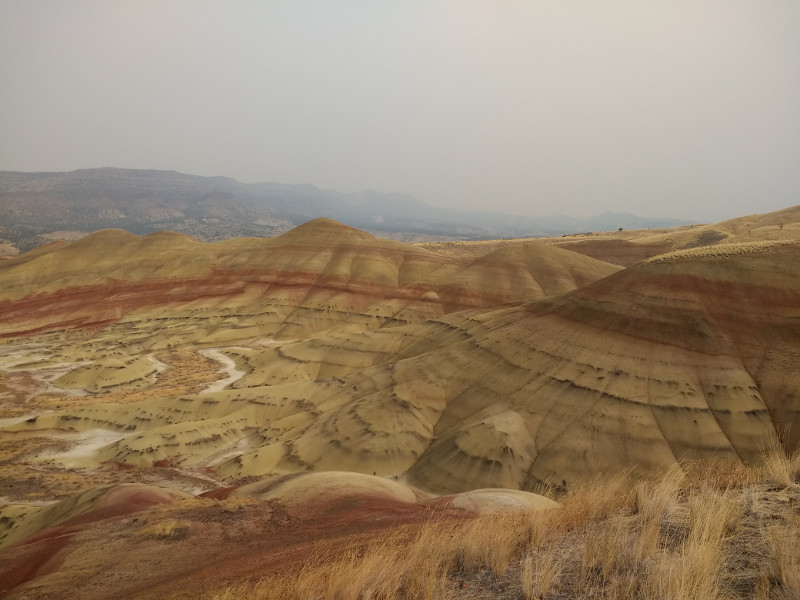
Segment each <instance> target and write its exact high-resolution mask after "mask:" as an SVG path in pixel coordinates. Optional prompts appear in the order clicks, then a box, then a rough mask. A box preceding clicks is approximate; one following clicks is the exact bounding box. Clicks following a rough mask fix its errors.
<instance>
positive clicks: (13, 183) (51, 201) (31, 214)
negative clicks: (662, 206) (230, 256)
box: [0, 168, 693, 251]
mask: <svg viewBox="0 0 800 600" xmlns="http://www.w3.org/2000/svg"><path fill="white" fill-rule="evenodd" d="M318 217H328V218H331V219H336V220H337V221H340V222H342V223H345V224H347V225H351V226H353V227H358V228H360V229H363V230H366V231H369V232H370V233H373V234H374V235H376V236H378V237H386V238H393V239H399V240H402V241H415V240H432V239H463V240H481V239H496V238H504V237H514V238H517V237H538V236H555V235H563V234H570V233H582V232H588V231H607V230H612V229H618V228H620V227H622V228H624V229H633V228H647V227H675V226H678V225H686V224H690V223H693V222H692V221H688V220H684V221H681V220H677V219H653V218H642V217H638V216H636V215H633V214H629V213H609V212H607V213H603V214H601V215H598V216H595V217H591V218H587V219H576V218H571V217H565V216H541V217H531V216H520V215H507V214H502V213H496V212H489V211H467V210H454V209H446V208H436V207H433V206H430V205H428V204H425V203H424V202H421V201H420V200H418V199H416V198H413V197H411V196H407V195H402V194H385V193H380V192H376V191H373V190H367V191H363V192H356V193H342V192H337V191H333V190H325V189H320V188H317V187H314V186H313V185H288V184H279V183H254V184H245V183H240V182H238V181H236V180H234V179H230V178H227V177H200V176H196V175H186V174H183V173H177V172H175V171H156V170H135V169H115V168H101V169H83V170H78V171H71V172H67V173H54V172H48V173H21V172H12V171H0V238H3V239H5V240H7V241H9V242H11V243H12V244H13V245H14V246H15V247H16V248H18V249H19V250H20V251H27V250H30V249H32V248H34V247H36V246H39V245H41V244H43V243H45V242H48V241H51V240H52V239H56V238H59V237H65V238H69V237H70V236H73V237H75V236H79V235H81V234H84V233H88V232H91V231H96V230H99V229H107V228H120V229H125V230H128V231H130V232H132V233H136V234H147V233H151V232H154V231H158V230H172V231H178V232H181V233H184V234H187V235H190V236H192V237H195V238H197V239H201V240H206V241H215V240H223V239H230V238H235V237H245V236H254V237H272V236H275V235H278V234H280V233H283V232H285V231H288V230H289V229H292V228H293V227H295V226H297V225H300V224H301V223H304V222H306V221H309V220H311V219H314V218H318Z"/></svg>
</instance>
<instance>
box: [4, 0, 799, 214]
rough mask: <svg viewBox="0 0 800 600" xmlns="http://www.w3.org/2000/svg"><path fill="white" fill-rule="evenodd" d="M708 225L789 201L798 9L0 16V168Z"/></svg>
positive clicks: (57, 3) (444, 7) (545, 5)
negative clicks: (362, 193) (126, 174)
mask: <svg viewBox="0 0 800 600" xmlns="http://www.w3.org/2000/svg"><path fill="white" fill-rule="evenodd" d="M100 166H113V167H127V168H153V169H172V170H177V171H181V172H185V173H192V174H197V175H226V176H230V177H234V178H236V179H239V180H241V181H244V182H257V181H276V182H281V183H311V184H314V185H317V186H319V187H324V188H332V189H337V190H341V191H345V192H347V191H356V190H362V189H367V188H372V189H377V190H380V191H384V192H401V193H407V194H411V195H414V196H417V197H418V198H420V199H421V200H424V201H425V202H428V203H429V204H433V205H437V206H458V207H461V208H468V209H473V208H474V209H478V208H482V209H491V210H498V211H503V212H509V213H517V214H534V215H536V214H556V213H560V214H566V215H571V216H591V215H595V214H598V213H600V212H603V211H607V210H609V211H630V212H634V213H637V214H639V215H643V216H669V217H681V218H693V219H697V220H704V221H713V220H720V219H722V218H727V217H732V216H741V215H745V214H751V213H756V212H767V211H771V210H775V209H779V208H784V207H787V206H792V205H795V204H800V2H798V1H797V0H785V1H781V0H775V1H773V0H742V1H738V0H719V1H706V0H687V1H681V0H663V1H659V0H652V1H646V2H645V1H643V0H630V1H626V2H622V1H616V0H603V1H598V0H583V1H581V0H574V1H573V0H551V1H540V0H529V1H525V2H523V1H513V0H492V1H489V0H486V1H470V0H454V1H451V2H443V1H441V2H440V1H437V0H396V1H393V2H389V1H381V0H364V1H350V0H336V1H334V0H319V1H310V0H309V1H304V0H286V1H267V0H259V1H256V0H253V1H250V2H248V1H244V0H240V1H218V2H212V1H202V0H186V1H168V0H155V1H148V0H114V1H112V0H99V1H88V0H70V1H63V0H51V1H43V0H0V170H17V171H45V170H49V171H66V170H72V169H78V168H91V167H100Z"/></svg>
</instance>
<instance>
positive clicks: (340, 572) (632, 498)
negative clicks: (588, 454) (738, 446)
mask: <svg viewBox="0 0 800 600" xmlns="http://www.w3.org/2000/svg"><path fill="white" fill-rule="evenodd" d="M773 450H774V449H773ZM797 464H798V461H797V456H796V455H791V456H786V455H785V454H784V455H783V458H781V455H780V454H779V453H778V452H777V451H776V452H773V453H772V454H769V453H768V454H767V455H766V457H765V459H764V461H763V462H762V463H761V464H759V465H756V466H749V467H748V466H743V465H741V464H739V463H735V462H732V461H727V460H723V459H714V460H712V461H705V462H703V463H685V464H682V465H681V466H680V467H675V468H673V469H669V470H668V471H666V472H665V473H663V474H662V475H661V476H660V477H654V478H648V479H638V480H637V479H635V478H634V477H633V476H632V474H631V473H629V472H626V473H622V474H617V475H614V476H611V477H606V478H604V479H599V480H597V481H596V482H595V483H593V484H592V485H587V486H585V487H582V488H579V489H575V490H571V491H569V492H567V493H566V494H564V495H563V496H562V497H561V498H559V501H560V503H561V506H560V507H559V508H557V509H552V510H539V511H529V512H520V513H513V514H501V515H481V516H472V517H468V516H465V517H464V518H461V519H454V518H453V517H452V514H450V515H449V516H445V514H444V513H438V514H437V513H436V512H432V513H431V514H430V516H429V518H428V520H427V521H426V522H424V523H423V524H422V525H415V526H412V525H403V526H398V527H395V528H393V529H389V530H387V531H384V532H383V533H381V534H380V535H378V536H374V537H372V538H370V539H367V540H366V541H365V540H364V539H359V540H358V541H351V542H349V543H345V544H342V543H337V542H336V541H335V540H328V541H326V542H325V543H324V544H321V545H318V546H317V548H316V550H315V552H313V553H312V556H309V557H308V559H307V560H305V561H304V562H303V564H301V565H298V566H297V567H296V568H293V569H290V570H287V571H284V572H277V573H273V574H271V575H268V576H267V577H266V578H264V579H262V580H260V581H255V582H251V581H243V582H239V583H237V584H234V585H232V586H227V587H224V588H222V589H220V590H216V591H213V592H210V593H209V594H208V595H207V596H206V598H207V599H208V600H238V599H241V598H253V599H255V600H271V599H278V598H280V599H287V598H288V599H294V600H310V599H312V598H330V599H333V600H388V599H408V600H410V599H420V600H425V599H434V598H436V599H447V598H459V599H467V600H478V599H484V598H486V599H488V598H500V599H512V598H514V599H518V598H524V599H525V600H534V599H536V600H556V599H563V598H607V599H612V598H613V599H623V598H624V599H630V598H633V599H642V600H656V599H658V600H691V599H697V600H700V599H704V600H706V599H708V600H734V599H745V598H748V599H749V598H759V599H764V600H767V599H769V600H789V599H796V598H800V515H798V513H797V506H798V505H800V485H797V484H796V483H794V481H795V479H796V477H797V471H798V468H797ZM778 480H780V483H778Z"/></svg>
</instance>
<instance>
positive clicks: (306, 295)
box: [0, 219, 618, 346]
mask: <svg viewBox="0 0 800 600" xmlns="http://www.w3.org/2000/svg"><path fill="white" fill-rule="evenodd" d="M472 262H473V261H466V260H456V259H452V258H448V257H445V256H441V255H438V254H435V253H433V252H430V251H427V250H423V249H421V248H418V247H415V246H411V245H407V244H402V243H399V242H392V241H389V240H379V239H376V238H374V237H372V236H371V235H369V234H367V233H364V232H362V231H359V230H356V229H353V228H350V227H346V226H344V225H341V224H339V223H336V222H335V221H330V220H327V219H318V220H316V221H312V222H310V223H307V224H305V225H303V226H301V227H298V228H296V229H295V230H293V231H290V232H288V233H286V234H284V235H282V236H280V237H277V238H272V239H260V238H259V239H256V238H250V239H238V240H230V241H226V242H219V243H214V244H207V243H201V242H197V241H194V240H192V239H191V238H188V237H186V236H183V235H180V234H175V233H170V232H160V233H155V234H151V235H148V236H145V237H138V236H135V235H133V234H130V233H127V232H124V231H119V230H108V231H101V232H98V233H95V234H92V235H89V236H87V237H85V238H83V239H81V240H79V241H77V242H74V243H72V244H69V245H67V246H63V247H54V248H51V249H49V250H47V251H45V250H44V249H37V250H35V251H33V252H32V253H28V254H25V255H22V256H20V257H17V258H14V259H10V260H8V261H4V263H3V266H2V269H0V321H1V322H2V323H3V326H2V327H0V336H3V337H13V336H20V335H28V334H31V333H41V332H44V331H51V330H60V329H64V328H83V329H88V330H93V331H97V330H99V329H102V328H104V327H108V326H109V325H111V324H117V323H120V322H122V323H123V324H128V326H133V327H135V326H137V325H138V324H140V323H142V322H144V321H147V320H148V319H161V320H164V319H165V317H166V316H168V317H170V318H172V317H174V318H175V319H177V322H175V323H176V329H178V330H176V331H175V332H174V333H175V335H174V336H173V337H171V338H170V340H169V342H168V343H169V344H170V345H173V346H174V345H176V344H185V343H187V342H188V341H201V340H202V341H203V342H204V343H216V344H220V343H231V342H232V341H234V340H236V339H253V338H258V337H263V336H267V335H268V336H272V337H276V338H284V339H294V338H300V337H306V336H308V335H310V334H313V333H315V332H319V331H323V330H326V329H331V328H334V327H338V328H341V327H350V328H351V329H352V328H355V329H372V328H376V327H379V326H382V325H394V324H404V323H407V322H417V321H420V320H424V319H426V318H430V317H432V316H437V315H440V314H442V313H443V312H451V311H453V310H457V309H460V308H464V307H477V306H490V305H493V304H497V303H502V302H507V301H512V300H518V299H521V298H529V297H541V296H543V295H546V294H549V293H561V292H563V291H568V290H570V289H574V287H575V286H576V285H581V284H582V283H585V282H588V281H594V280H596V279H597V278H599V277H603V276H606V275H608V274H610V273H613V272H614V271H616V270H618V267H614V266H611V265H606V264H603V263H600V262H598V261H593V260H589V259H586V258H585V257H583V256H580V255H576V254H573V253H570V252H565V251H555V252H554V251H553V250H552V249H551V248H548V247H546V246H542V247H539V248H528V249H527V250H525V251H523V252H516V253H515V252H509V251H506V252H505V253H501V254H498V255H497V256H494V257H491V258H488V259H487V261H485V263H479V264H476V265H473V264H472ZM540 279H541V281H539V280H540ZM173 322H174V321H173ZM162 324H164V325H169V324H170V322H168V323H162ZM180 324H183V325H184V328H183V329H185V330H187V331H186V332H184V331H180V330H179V329H180ZM187 324H189V325H190V327H185V326H186V325H187Z"/></svg>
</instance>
